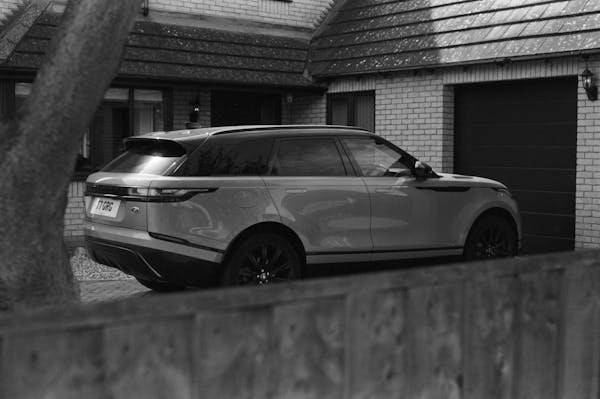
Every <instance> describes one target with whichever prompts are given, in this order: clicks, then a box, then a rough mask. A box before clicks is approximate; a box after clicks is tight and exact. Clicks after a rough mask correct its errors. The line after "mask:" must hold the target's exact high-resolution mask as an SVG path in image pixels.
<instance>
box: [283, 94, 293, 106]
mask: <svg viewBox="0 0 600 399" xmlns="http://www.w3.org/2000/svg"><path fill="white" fill-rule="evenodd" d="M285 102H286V103H288V104H291V103H293V102H294V95H293V94H292V93H286V95H285Z"/></svg>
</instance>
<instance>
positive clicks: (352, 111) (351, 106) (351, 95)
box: [326, 90, 377, 133]
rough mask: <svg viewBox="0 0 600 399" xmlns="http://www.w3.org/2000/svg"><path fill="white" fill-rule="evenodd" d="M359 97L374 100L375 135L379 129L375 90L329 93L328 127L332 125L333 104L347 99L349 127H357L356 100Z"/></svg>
mask: <svg viewBox="0 0 600 399" xmlns="http://www.w3.org/2000/svg"><path fill="white" fill-rule="evenodd" d="M358 97H372V98H373V130H372V132H373V133H375V129H376V127H377V120H376V119H375V117H376V115H377V113H376V106H377V103H376V101H375V100H376V97H375V90H362V91H347V92H340V93H327V119H326V122H327V124H328V125H332V119H333V112H332V102H333V101H335V100H339V99H345V100H347V101H348V103H347V107H348V108H347V111H348V126H356V113H357V112H356V99H357V98H358Z"/></svg>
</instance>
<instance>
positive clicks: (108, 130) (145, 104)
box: [15, 83, 165, 173]
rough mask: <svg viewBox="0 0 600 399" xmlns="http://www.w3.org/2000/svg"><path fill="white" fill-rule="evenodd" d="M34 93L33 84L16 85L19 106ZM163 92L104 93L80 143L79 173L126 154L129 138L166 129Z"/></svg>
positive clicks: (124, 90)
mask: <svg viewBox="0 0 600 399" xmlns="http://www.w3.org/2000/svg"><path fill="white" fill-rule="evenodd" d="M30 92H31V83H17V84H16V85H15V98H16V107H17V108H19V106H20V105H21V104H22V103H23V101H24V100H25V98H27V96H29V93H30ZM163 97H164V95H163V91H162V90H147V89H135V88H131V87H111V88H109V89H108V90H107V91H106V93H105V94H104V98H103V100H102V103H101V104H100V106H99V107H98V109H97V110H96V113H95V114H94V116H93V118H92V121H91V123H90V125H89V127H88V128H87V129H86V131H85V134H84V135H83V137H82V139H81V143H80V149H79V154H78V157H77V163H76V165H75V171H76V172H82V173H87V172H90V171H93V170H96V169H99V168H100V167H101V166H102V165H104V164H106V163H107V162H109V161H111V160H112V159H113V158H115V157H116V156H117V155H118V154H119V153H120V152H121V151H122V141H123V139H124V138H125V137H128V136H134V135H140V134H144V133H149V132H153V131H159V130H164V128H165V123H164V114H165V112H164V109H163V108H164V105H163V104H164V101H163Z"/></svg>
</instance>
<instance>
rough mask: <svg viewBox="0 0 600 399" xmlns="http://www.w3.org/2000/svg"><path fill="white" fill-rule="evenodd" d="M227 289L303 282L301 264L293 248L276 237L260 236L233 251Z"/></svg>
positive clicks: (255, 236)
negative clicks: (300, 279) (229, 286)
mask: <svg viewBox="0 0 600 399" xmlns="http://www.w3.org/2000/svg"><path fill="white" fill-rule="evenodd" d="M233 251H234V252H233V253H232V255H231V257H230V258H229V261H228V262H227V266H226V269H225V272H224V274H223V284H224V285H253V284H256V285H259V284H260V285H262V284H271V283H277V282H283V281H289V280H295V279H298V278H300V271H301V262H300V257H299V256H298V253H297V252H296V250H295V249H294V247H293V246H292V244H291V243H290V242H289V241H288V240H286V239H285V238H283V237H281V236H279V235H277V234H273V233H259V234H256V235H253V236H251V237H249V238H248V239H246V240H245V241H243V242H242V243H241V244H240V245H239V246H238V247H237V248H235V249H234V250H233Z"/></svg>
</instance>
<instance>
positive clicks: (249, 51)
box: [2, 13, 319, 89]
mask: <svg viewBox="0 0 600 399" xmlns="http://www.w3.org/2000/svg"><path fill="white" fill-rule="evenodd" d="M60 18H61V17H60V16H59V15H56V14H50V13H47V14H45V15H43V16H42V17H40V18H39V19H38V21H37V22H36V24H35V25H34V26H33V27H32V28H31V29H30V30H29V32H28V33H27V34H26V35H25V38H24V39H23V40H22V41H21V42H20V43H19V44H18V46H17V47H16V49H15V51H14V52H13V53H12V55H11V56H10V57H9V59H8V60H7V61H6V62H5V63H4V64H3V65H2V66H3V67H8V68H11V69H28V70H33V69H36V68H38V67H39V66H40V65H41V62H42V61H43V58H44V54H45V52H46V50H47V48H48V43H49V41H50V38H51V37H52V36H53V35H54V32H55V30H56V26H57V25H58V23H59V22H60ZM308 46H309V42H308V41H307V40H299V39H295V38H287V37H281V36H269V35H259V34H251V33H242V32H232V31H225V30H217V29H206V28H195V27H186V26H178V25H164V24H159V23H154V22H137V23H136V24H135V25H134V27H133V29H132V31H131V32H130V34H129V37H128V41H127V44H126V46H125V53H124V58H123V62H122V64H121V67H120V69H119V75H120V76H136V77H147V78H153V79H169V80H172V79H186V80H188V81H198V82H217V83H218V82H221V83H230V84H244V85H272V86H285V87H296V88H306V89H312V88H317V87H319V86H317V85H315V84H314V83H313V82H312V81H310V80H309V79H307V78H306V77H304V69H305V65H306V58H307V54H308Z"/></svg>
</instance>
